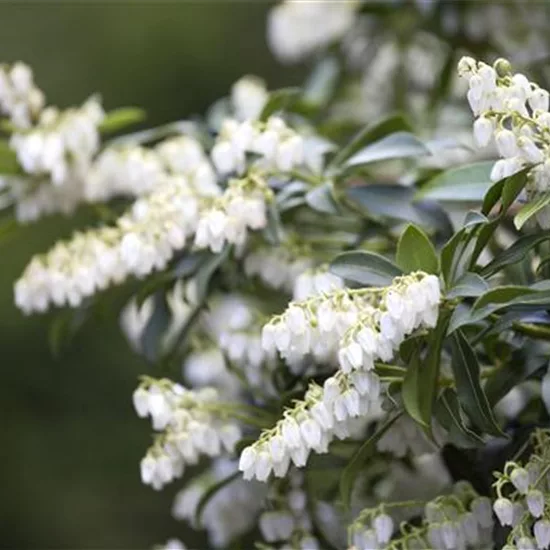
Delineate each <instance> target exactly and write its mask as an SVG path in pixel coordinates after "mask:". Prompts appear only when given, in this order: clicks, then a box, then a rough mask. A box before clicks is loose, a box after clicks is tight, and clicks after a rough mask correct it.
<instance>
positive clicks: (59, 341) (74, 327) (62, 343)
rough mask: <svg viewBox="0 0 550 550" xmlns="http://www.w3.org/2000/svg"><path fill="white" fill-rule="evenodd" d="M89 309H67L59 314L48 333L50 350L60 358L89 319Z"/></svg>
mask: <svg viewBox="0 0 550 550" xmlns="http://www.w3.org/2000/svg"><path fill="white" fill-rule="evenodd" d="M89 312H90V310H89V308H87V307H80V308H78V309H67V310H64V311H61V312H60V313H57V314H56V316H55V317H54V320H53V322H52V324H51V325H50V328H49V331H48V342H49V345H50V350H51V352H52V354H53V355H54V356H55V357H59V355H60V354H61V352H62V350H63V348H65V347H66V346H67V345H68V344H69V343H70V341H71V340H72V339H73V337H74V336H75V334H76V333H77V332H78V331H79V329H80V328H81V327H82V325H83V324H84V323H85V322H86V320H87V319H88V317H89Z"/></svg>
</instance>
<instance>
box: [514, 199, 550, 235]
mask: <svg viewBox="0 0 550 550" xmlns="http://www.w3.org/2000/svg"><path fill="white" fill-rule="evenodd" d="M549 204H550V193H544V194H543V195H541V196H540V197H538V198H537V199H536V200H535V201H533V202H530V203H528V204H526V205H524V206H523V207H522V208H521V209H520V211H519V212H518V213H517V214H516V215H515V217H514V225H515V226H516V229H517V230H518V231H519V230H520V229H521V228H522V227H523V226H524V225H525V223H526V222H527V221H528V220H530V219H531V218H532V217H533V216H535V215H536V214H538V213H539V212H540V211H541V210H542V209H543V208H546V207H547V206H548V205H549Z"/></svg>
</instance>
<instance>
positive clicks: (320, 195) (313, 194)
mask: <svg viewBox="0 0 550 550" xmlns="http://www.w3.org/2000/svg"><path fill="white" fill-rule="evenodd" d="M306 202H307V204H308V205H309V207H310V208H313V210H315V211H317V212H322V213H325V214H339V213H340V210H339V209H338V205H337V203H336V201H335V200H334V198H333V195H332V184H331V183H330V182H327V183H325V184H323V185H321V186H319V187H316V188H315V189H312V190H311V191H309V193H307V195H306Z"/></svg>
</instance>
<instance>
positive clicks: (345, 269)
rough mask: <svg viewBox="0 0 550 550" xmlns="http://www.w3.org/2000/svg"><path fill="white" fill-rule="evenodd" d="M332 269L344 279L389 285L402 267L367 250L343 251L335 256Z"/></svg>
mask: <svg viewBox="0 0 550 550" xmlns="http://www.w3.org/2000/svg"><path fill="white" fill-rule="evenodd" d="M330 271H331V272H332V273H334V274H335V275H338V276H339V277H342V278H343V279H347V280H348V281H354V282H356V283H359V284H361V285H365V286H387V285H389V284H391V282H392V280H393V279H394V277H397V276H399V275H403V272H402V271H401V269H399V268H398V267H397V266H396V265H395V264H393V263H392V262H391V261H390V260H388V259H387V258H384V257H383V256H380V255H379V254H375V253H374V252H367V251H359V250H358V251H354V252H343V253H342V254H339V255H338V256H336V258H334V260H333V261H332V262H331V264H330Z"/></svg>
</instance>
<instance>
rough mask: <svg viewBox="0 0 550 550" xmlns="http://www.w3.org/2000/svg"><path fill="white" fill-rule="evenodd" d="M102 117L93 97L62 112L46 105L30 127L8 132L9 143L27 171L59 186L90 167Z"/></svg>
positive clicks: (99, 105) (95, 149)
mask: <svg viewBox="0 0 550 550" xmlns="http://www.w3.org/2000/svg"><path fill="white" fill-rule="evenodd" d="M104 116H105V114H104V112H103V108H102V107H101V104H100V103H99V100H98V99H97V98H95V97H92V98H90V99H88V101H86V102H85V103H84V105H82V107H79V108H74V109H67V110H65V111H59V109H57V108H55V107H47V108H46V109H44V110H43V111H42V112H41V113H40V117H39V120H38V123H37V124H36V125H35V126H33V127H32V128H31V129H30V130H28V131H23V132H15V133H13V134H12V136H11V139H10V146H11V147H12V148H13V149H14V151H15V153H16V155H17V159H18V161H19V163H20V164H21V167H22V168H23V170H24V171H25V172H26V173H27V174H31V175H35V176H48V177H50V178H51V181H52V183H53V185H61V184H62V183H63V182H64V181H66V180H67V179H73V178H74V177H75V176H76V177H81V176H82V174H84V173H85V172H86V171H87V170H88V169H89V168H90V164H91V162H92V158H93V156H94V155H95V154H96V152H97V151H98V149H99V143H100V139H99V131H98V125H99V124H100V122H101V121H102V120H103V117H104Z"/></svg>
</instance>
